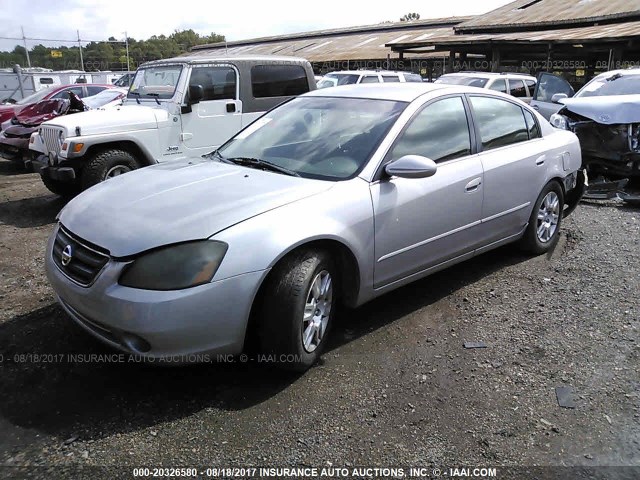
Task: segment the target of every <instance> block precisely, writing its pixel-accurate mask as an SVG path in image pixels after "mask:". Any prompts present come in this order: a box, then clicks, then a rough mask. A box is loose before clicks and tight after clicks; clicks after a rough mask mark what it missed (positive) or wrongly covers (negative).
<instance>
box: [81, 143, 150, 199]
mask: <svg viewBox="0 0 640 480" xmlns="http://www.w3.org/2000/svg"><path fill="white" fill-rule="evenodd" d="M139 166H140V165H139V164H138V161H137V160H136V158H135V157H134V156H133V155H131V154H130V153H129V152H126V151H124V150H118V149H110V150H104V151H102V152H100V153H98V154H97V155H96V156H94V157H93V158H92V159H91V160H89V162H88V163H87V165H86V166H85V167H84V169H83V170H82V189H83V190H86V189H87V188H89V187H93V186H94V185H97V184H98V183H100V182H104V181H105V180H107V178H111V177H112V176H116V175H120V174H122V173H126V172H129V171H131V170H135V169H136V168H138V167H139Z"/></svg>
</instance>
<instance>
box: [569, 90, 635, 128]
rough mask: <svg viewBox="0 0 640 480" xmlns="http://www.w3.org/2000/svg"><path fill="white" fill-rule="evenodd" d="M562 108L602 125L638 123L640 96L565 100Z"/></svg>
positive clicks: (606, 96)
mask: <svg viewBox="0 0 640 480" xmlns="http://www.w3.org/2000/svg"><path fill="white" fill-rule="evenodd" d="M561 103H562V104H563V105H564V108H565V109H566V110H568V111H570V112H572V113H575V114H577V115H581V116H583V117H586V118H588V119H590V120H593V121H594V122H597V123H601V124H603V125H614V124H620V123H639V122H640V95H603V96H599V97H577V98H565V99H564V100H562V101H561Z"/></svg>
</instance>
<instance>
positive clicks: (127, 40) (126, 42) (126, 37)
mask: <svg viewBox="0 0 640 480" xmlns="http://www.w3.org/2000/svg"><path fill="white" fill-rule="evenodd" d="M124 45H125V48H126V49H127V72H130V71H131V69H130V68H129V35H127V32H124Z"/></svg>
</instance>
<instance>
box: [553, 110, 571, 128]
mask: <svg viewBox="0 0 640 480" xmlns="http://www.w3.org/2000/svg"><path fill="white" fill-rule="evenodd" d="M549 123H551V125H553V126H554V127H556V128H559V129H561V130H569V123H568V122H567V117H565V116H564V115H560V114H559V113H554V114H553V115H551V118H549Z"/></svg>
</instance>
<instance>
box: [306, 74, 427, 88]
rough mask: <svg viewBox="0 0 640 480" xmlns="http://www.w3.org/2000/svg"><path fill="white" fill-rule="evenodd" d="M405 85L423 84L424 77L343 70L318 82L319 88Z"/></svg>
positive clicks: (327, 75)
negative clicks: (405, 83) (377, 84)
mask: <svg viewBox="0 0 640 480" xmlns="http://www.w3.org/2000/svg"><path fill="white" fill-rule="evenodd" d="M391 82H394V83H404V82H422V77H421V76H420V75H418V74H417V73H411V72H392V71H390V70H343V71H340V72H331V73H327V74H326V75H325V76H324V77H322V80H320V81H319V82H318V88H327V87H336V86H338V85H351V84H355V83H391Z"/></svg>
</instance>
